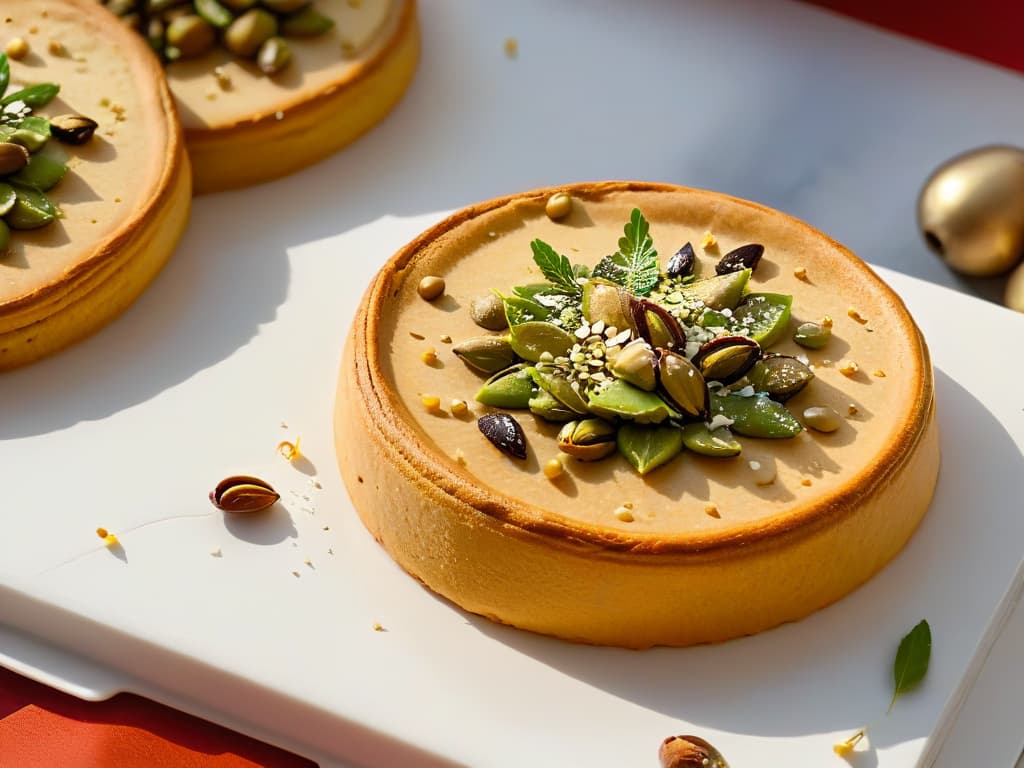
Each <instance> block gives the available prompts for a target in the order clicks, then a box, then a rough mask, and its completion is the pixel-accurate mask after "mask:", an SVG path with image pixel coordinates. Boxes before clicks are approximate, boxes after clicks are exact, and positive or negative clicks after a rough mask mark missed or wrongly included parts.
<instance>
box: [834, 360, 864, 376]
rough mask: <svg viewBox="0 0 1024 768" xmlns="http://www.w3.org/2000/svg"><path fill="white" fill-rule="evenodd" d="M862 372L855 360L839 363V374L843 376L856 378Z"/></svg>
mask: <svg viewBox="0 0 1024 768" xmlns="http://www.w3.org/2000/svg"><path fill="white" fill-rule="evenodd" d="M859 370H860V366H859V365H857V363H855V362H854V361H853V360H843V361H842V362H840V363H839V372H840V373H841V374H843V376H854V375H855V374H856V373H857V372H858V371H859Z"/></svg>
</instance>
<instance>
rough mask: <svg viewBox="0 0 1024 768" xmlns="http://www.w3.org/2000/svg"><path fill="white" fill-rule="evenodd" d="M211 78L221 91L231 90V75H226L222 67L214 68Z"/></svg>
mask: <svg viewBox="0 0 1024 768" xmlns="http://www.w3.org/2000/svg"><path fill="white" fill-rule="evenodd" d="M213 76H214V78H215V79H216V80H217V85H219V86H220V89H221V90H222V91H227V90H230V89H231V75H229V74H228V73H227V71H226V70H225V69H224V67H214V68H213Z"/></svg>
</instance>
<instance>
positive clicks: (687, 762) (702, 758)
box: [658, 736, 729, 768]
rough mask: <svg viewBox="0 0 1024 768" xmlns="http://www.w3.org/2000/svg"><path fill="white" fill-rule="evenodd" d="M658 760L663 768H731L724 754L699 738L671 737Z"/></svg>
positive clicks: (664, 742) (665, 741) (661, 750)
mask: <svg viewBox="0 0 1024 768" xmlns="http://www.w3.org/2000/svg"><path fill="white" fill-rule="evenodd" d="M658 759H659V760H660V761H661V768H729V764H728V763H727V762H725V758H724V757H722V753H721V752H719V751H718V750H717V749H715V748H714V747H713V746H711V744H709V743H708V742H707V741H705V740H704V739H702V738H700V737H699V736H669V737H668V738H667V739H665V740H664V741H663V742H662V743H661V747H660V748H659V749H658Z"/></svg>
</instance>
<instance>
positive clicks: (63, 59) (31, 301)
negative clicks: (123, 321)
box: [0, 0, 191, 369]
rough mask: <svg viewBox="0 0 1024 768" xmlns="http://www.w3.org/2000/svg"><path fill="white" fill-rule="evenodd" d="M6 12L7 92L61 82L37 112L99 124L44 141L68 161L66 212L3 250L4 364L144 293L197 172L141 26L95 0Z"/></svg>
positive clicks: (29, 0)
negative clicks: (81, 138) (80, 139)
mask: <svg viewBox="0 0 1024 768" xmlns="http://www.w3.org/2000/svg"><path fill="white" fill-rule="evenodd" d="M0 17H2V19H0V43H2V45H0V50H4V49H6V50H7V51H8V52H10V53H11V60H10V87H9V88H8V89H7V95H8V97H10V96H12V94H14V93H16V92H17V91H18V89H19V88H21V87H22V86H26V85H32V84H38V83H43V82H50V83H54V84H57V85H59V86H60V92H59V94H58V95H57V97H56V98H55V99H53V101H51V102H49V103H48V104H46V105H45V106H43V107H40V108H39V109H38V110H36V115H37V116H41V117H50V118H52V117H56V116H60V115H68V114H80V115H83V116H85V117H88V118H90V119H91V120H94V121H95V122H96V123H97V124H98V125H97V127H96V130H95V134H94V135H93V136H92V138H91V139H90V140H88V141H87V142H86V143H84V144H82V145H80V146H74V145H66V144H62V143H60V142H59V141H58V140H57V139H56V138H50V139H49V141H48V142H47V143H46V145H45V147H44V148H43V149H42V150H40V154H43V155H46V156H48V157H50V158H53V159H54V160H56V161H63V162H65V163H66V165H67V172H66V174H65V175H64V177H63V179H61V180H60V182H59V183H58V184H57V185H56V186H54V187H53V188H52V189H51V190H49V191H48V192H47V193H46V194H47V195H48V196H49V198H50V199H51V200H52V202H53V204H54V205H55V206H57V209H58V210H59V212H60V215H59V217H58V218H57V219H56V220H55V221H53V222H52V223H51V224H49V225H47V226H44V227H41V228H39V229H32V230H14V231H12V232H11V236H10V241H9V243H8V244H7V247H6V248H5V249H4V250H3V252H2V253H0V369H8V368H13V367H16V366H19V365H24V364H26V363H29V362H32V361H33V360H36V359H38V358H40V357H43V356H44V355H47V354H50V353H52V352H55V351H57V350H58V349H61V348H62V347H65V346H67V345H68V344H70V343H72V342H74V341H76V340H78V339H81V338H83V337H85V336H87V335H88V334H90V333H92V332H94V331H95V330H97V329H99V328H100V327H102V326H103V325H105V324H106V323H108V322H109V321H110V320H112V319H113V318H115V317H116V316H117V315H119V314H120V313H121V312H122V311H123V310H124V309H126V308H127V307H128V305H129V304H131V303H132V301H134V300H135V298H136V297H138V295H139V294H140V293H141V292H142V291H143V289H144V288H145V287H146V286H147V285H148V284H149V283H150V281H151V280H152V279H153V278H154V277H155V276H156V274H157V272H158V271H159V270H160V268H161V267H162V266H163V265H164V263H165V262H166V261H167V259H168V257H169V256H170V255H171V253H172V252H173V250H174V247H175V245H176V243H177V241H178V238H179V236H180V235H181V232H182V231H183V229H184V227H185V224H186V222H187V220H188V214H189V208H190V204H191V203H190V200H191V176H190V172H189V165H188V158H187V157H186V155H185V150H184V142H183V139H182V134H181V128H180V126H179V124H178V120H177V116H176V114H175V109H174V102H173V99H172V98H171V95H170V91H169V90H168V89H167V86H166V83H165V81H164V78H163V74H162V72H161V67H160V64H159V62H158V61H157V60H156V58H155V57H154V56H153V54H152V52H151V51H150V50H149V49H148V47H147V46H146V45H145V43H144V42H143V41H142V40H140V39H139V38H138V37H137V36H136V35H134V34H132V33H131V32H130V31H129V30H127V29H125V28H123V27H122V26H121V25H119V24H114V23H111V20H110V16H109V14H108V13H107V12H106V11H105V10H103V8H102V7H100V6H99V5H97V4H96V3H95V2H92V1H91V0H7V1H6V2H5V3H4V8H3V12H2V13H0ZM0 181H2V180H0Z"/></svg>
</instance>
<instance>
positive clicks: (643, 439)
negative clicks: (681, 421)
mask: <svg viewBox="0 0 1024 768" xmlns="http://www.w3.org/2000/svg"><path fill="white" fill-rule="evenodd" d="M616 445H617V448H618V449H619V453H621V454H622V455H623V456H624V457H625V458H626V461H628V462H629V463H630V464H632V465H633V467H634V468H635V469H636V471H637V472H639V473H640V474H641V475H646V474H647V473H648V472H650V471H651V470H653V469H657V468H658V467H660V466H661V465H663V464H665V463H667V462H669V461H671V460H672V459H674V458H675V457H676V456H677V455H679V452H680V451H682V450H683V433H682V431H681V430H680V429H678V428H677V427H673V426H661V427H651V426H642V425H639V424H630V423H625V424H623V425H622V426H621V427H619V433H618V436H617V440H616Z"/></svg>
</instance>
